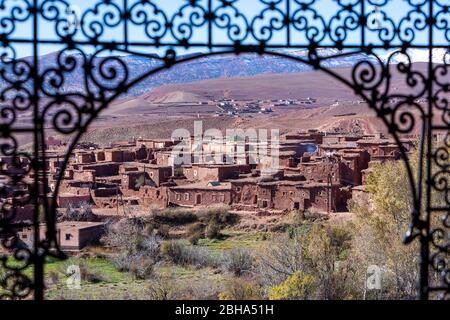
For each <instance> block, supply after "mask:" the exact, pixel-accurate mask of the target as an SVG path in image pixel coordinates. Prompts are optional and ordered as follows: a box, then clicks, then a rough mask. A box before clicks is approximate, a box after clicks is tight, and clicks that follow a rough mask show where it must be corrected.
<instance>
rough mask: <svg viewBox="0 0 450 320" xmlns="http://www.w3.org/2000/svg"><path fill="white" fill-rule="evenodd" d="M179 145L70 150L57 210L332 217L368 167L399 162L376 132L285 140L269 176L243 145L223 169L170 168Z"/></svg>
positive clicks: (360, 186) (56, 161)
mask: <svg viewBox="0 0 450 320" xmlns="http://www.w3.org/2000/svg"><path fill="white" fill-rule="evenodd" d="M178 142H179V141H173V140H155V139H137V140H135V141H132V142H128V141H124V142H116V143H113V144H112V147H110V148H98V149H93V148H91V150H77V151H75V152H74V154H73V157H72V159H71V161H70V163H69V165H68V167H67V168H66V170H65V171H64V173H63V180H62V182H61V186H60V189H59V193H58V198H57V203H58V205H59V206H60V207H66V206H68V205H69V204H70V205H72V206H76V205H77V204H80V203H83V202H88V203H92V204H93V205H95V206H96V207H98V208H116V207H118V206H121V205H124V204H126V205H128V206H139V207H141V208H149V209H150V208H153V209H164V208H167V207H169V206H180V207H203V206H211V205H214V204H224V205H228V206H230V207H231V208H232V209H234V210H245V211H258V210H265V211H266V210H274V211H286V210H317V211H321V212H338V211H344V210H346V204H347V201H348V200H349V199H350V198H352V197H361V196H364V192H365V191H364V182H365V177H366V175H367V173H368V172H369V171H370V168H371V166H372V165H373V164H374V163H377V162H378V163H379V162H384V161H388V160H398V159H400V149H399V147H398V145H397V144H395V143H394V142H393V141H391V140H390V139H387V138H385V137H383V136H382V135H381V134H376V135H371V136H369V135H367V136H363V135H351V134H329V133H328V134H325V133H322V132H318V131H315V130H310V131H306V132H298V133H293V134H287V135H284V136H283V137H281V139H280V142H279V144H278V146H277V148H278V150H277V151H278V152H277V157H278V168H277V169H276V170H273V168H267V165H264V163H254V161H250V155H249V153H250V151H249V150H250V149H251V148H249V146H248V144H249V143H247V142H246V143H245V148H244V150H245V151H244V152H243V154H238V153H236V155H235V156H234V158H233V159H232V161H227V162H226V163H217V162H215V163H211V162H205V161H202V163H195V162H191V163H190V164H188V165H186V164H181V165H175V162H176V161H175V160H174V157H176V156H177V155H176V152H173V149H174V147H175V146H176V145H177V143H178ZM402 143H403V148H404V151H405V152H409V151H410V150H411V149H412V148H413V146H414V140H413V139H403V140H402ZM208 147H209V148H211V145H209V146H206V145H205V146H203V150H204V149H206V148H208ZM232 147H233V146H232ZM92 149H93V150H92ZM61 159H62V156H61V155H58V154H55V155H54V156H52V157H51V158H50V159H49V162H48V169H49V172H50V184H49V186H50V188H51V189H52V188H54V185H55V183H56V179H57V178H58V175H59V174H60V172H59V168H60V161H61ZM270 169H272V170H270ZM48 191H49V192H50V191H51V190H48Z"/></svg>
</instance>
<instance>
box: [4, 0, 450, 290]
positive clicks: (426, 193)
mask: <svg viewBox="0 0 450 320" xmlns="http://www.w3.org/2000/svg"><path fill="white" fill-rule="evenodd" d="M245 2H246V1H239V0H202V1H200V0H188V1H184V0H183V1H182V0H180V1H176V5H172V6H167V4H166V5H164V3H166V1H156V0H122V1H113V0H103V1H100V0H96V1H91V2H90V3H88V4H84V3H83V4H82V5H81V4H80V7H79V8H78V7H76V4H77V3H76V2H75V1H69V0H42V1H38V0H2V1H1V2H0V54H1V63H0V82H1V86H0V88H1V89H0V105H1V113H0V115H1V117H0V121H1V122H0V126H1V129H2V130H1V132H2V133H1V134H2V137H1V145H0V153H1V163H0V164H1V166H0V167H1V174H2V175H3V176H5V177H7V181H6V183H5V184H4V186H3V187H2V188H1V197H2V199H8V200H7V201H2V207H1V219H0V234H1V236H2V239H3V240H2V245H3V247H5V248H14V247H16V245H17V241H18V239H17V235H16V233H15V232H14V230H12V227H11V221H12V220H13V219H14V217H15V216H16V215H17V214H18V213H17V208H19V207H20V206H25V205H32V206H33V207H34V212H35V218H34V221H31V224H30V226H31V227H33V228H34V231H35V235H36V236H35V240H36V241H35V243H34V249H33V250H30V249H25V248H20V249H15V251H14V256H15V258H16V260H17V261H19V262H20V263H19V265H17V264H14V265H11V264H10V263H9V261H8V259H7V258H6V257H4V258H2V260H1V261H0V263H1V264H2V266H3V268H4V269H6V270H7V271H6V272H7V274H6V275H5V276H3V277H2V280H1V283H0V285H1V288H2V290H0V295H1V297H2V298H10V299H15V298H26V297H27V296H29V295H30V294H33V295H34V298H36V299H42V298H43V291H44V283H43V274H42V273H43V264H44V260H45V257H46V256H48V255H57V256H58V257H63V255H62V253H61V252H60V251H59V249H58V244H57V242H56V236H55V217H54V216H55V208H56V200H55V199H56V198H57V195H58V190H59V184H60V182H61V181H60V179H58V181H57V183H56V188H55V191H54V194H53V196H52V197H51V198H49V197H48V195H47V193H46V192H43V189H44V190H45V188H46V187H48V181H47V178H46V166H45V162H46V153H45V149H44V148H43V144H44V139H45V137H46V134H47V128H49V127H51V128H52V129H53V130H56V131H57V132H59V133H61V134H70V135H73V136H74V139H73V140H72V142H71V144H70V145H69V146H68V150H67V156H66V158H65V159H64V162H63V165H62V170H64V168H65V166H66V165H67V162H68V160H69V155H70V154H71V152H72V151H73V150H74V148H75V145H76V143H77V141H78V139H79V138H80V137H81V135H82V134H83V133H84V132H85V131H86V130H87V128H88V127H89V125H90V124H91V123H92V122H93V121H94V120H95V119H96V118H97V117H98V115H99V114H100V113H101V112H102V111H103V110H104V109H106V108H107V107H108V106H109V105H110V104H111V103H112V102H113V101H114V100H115V99H116V98H117V97H119V96H121V95H123V94H126V93H127V91H128V90H130V89H131V88H132V87H133V86H135V85H137V84H138V83H139V82H141V81H143V80H144V79H147V78H149V77H151V76H152V75H154V74H156V73H157V72H160V71H163V70H166V69H168V68H170V67H172V66H174V65H176V64H179V63H183V62H186V61H190V60H194V59H198V58H201V57H205V56H209V55H217V54H239V53H247V52H248V53H258V54H267V55H273V56H280V57H283V58H286V59H291V60H295V61H298V62H299V63H304V64H307V65H309V66H311V67H312V68H314V69H316V70H320V71H322V72H325V73H327V74H329V75H330V76H331V77H334V78H337V79H339V80H340V81H342V82H343V83H344V84H346V85H347V86H348V87H349V89H351V90H353V91H354V92H355V93H356V94H358V95H359V96H361V97H362V98H363V99H364V100H365V101H366V102H367V104H368V105H369V106H370V107H371V108H372V109H373V110H374V111H375V112H376V113H377V115H378V117H379V118H380V119H381V120H382V121H383V122H384V123H385V125H386V126H387V127H388V128H389V131H390V133H391V134H392V136H393V137H394V139H395V140H396V141H397V143H398V144H399V145H400V144H401V142H400V136H401V134H405V133H409V132H412V131H413V130H416V129H418V131H419V132H420V133H421V136H422V139H421V143H420V150H421V160H422V161H421V162H420V166H419V172H413V170H412V169H411V167H410V165H409V163H408V155H407V154H406V153H405V152H402V156H403V160H405V164H406V166H407V169H408V175H409V183H410V187H411V190H412V194H413V204H414V211H413V212H412V215H411V229H410V230H409V232H408V234H407V242H409V241H412V240H414V239H416V238H419V240H420V242H421V246H422V250H421V253H420V255H421V283H420V290H419V291H420V297H421V298H423V299H426V298H428V297H430V294H432V293H434V292H438V293H440V294H441V295H442V296H443V297H448V295H449V294H450V271H449V250H450V249H449V248H450V242H449V233H448V230H449V228H450V218H449V215H450V191H449V190H450V185H449V184H450V181H449V177H450V172H449V171H450V165H449V157H450V156H449V150H450V107H449V101H448V95H447V94H448V92H449V90H450V82H449V78H448V75H449V61H450V59H449V56H450V54H449V53H446V54H445V56H444V60H443V61H440V62H437V61H435V60H434V57H433V52H434V51H433V50H435V49H439V48H441V49H442V50H447V47H448V41H450V39H449V38H450V28H449V23H448V21H449V19H450V16H449V15H450V14H449V12H450V10H449V9H450V7H449V6H448V4H446V3H445V1H441V0H429V1H427V0H406V1H402V3H401V6H402V11H403V13H402V14H401V16H399V13H397V14H394V13H393V12H394V11H393V10H392V5H393V4H392V2H391V1H388V0H335V1H328V0H325V1H323V0H252V5H251V6H250V8H249V7H248V6H247V7H246V6H245ZM174 3H175V1H174ZM74 6H75V8H74ZM328 6H331V7H332V8H333V10H331V11H332V12H330V8H327V7H328ZM77 8H78V9H77ZM81 8H83V9H81ZM75 9H76V10H75ZM396 11H397V12H398V10H396ZM44 25H45V26H46V27H45V30H46V31H45V32H42V30H43V29H44ZM136 34H139V37H135V36H136ZM439 34H441V35H442V37H441V38H440V39H437V38H438V37H437V35H439ZM441 39H443V40H441ZM441 42H442V43H441ZM47 45H53V46H57V47H58V48H59V49H58V54H57V56H56V58H55V59H54V61H53V62H52V63H51V64H49V65H46V64H44V65H42V64H40V62H39V54H40V51H39V50H40V49H41V48H42V47H43V46H47ZM21 46H22V47H23V46H25V47H28V49H30V57H29V58H23V57H20V56H19V53H18V47H21ZM193 48H199V49H200V50H201V51H202V53H200V54H197V55H194V56H187V57H186V56H179V52H180V51H181V50H185V49H193ZM282 48H284V49H304V50H306V51H307V54H306V55H304V56H298V55H292V54H290V52H289V51H283V52H281V51H276V49H282ZM323 48H336V49H338V50H339V51H336V54H333V55H324V54H322V50H321V49H323ZM410 48H424V49H428V51H427V54H428V63H427V67H426V68H424V69H417V68H415V67H414V65H413V63H412V60H411V57H410V54H409V51H408V50H409V49H410ZM388 49H389V50H391V51H390V54H389V56H388V57H387V58H386V57H384V58H382V57H381V56H382V53H383V52H384V51H383V50H388ZM392 50H395V51H394V52H392ZM155 52H159V53H160V54H159V55H155ZM130 53H131V54H136V55H139V56H142V57H146V58H148V59H149V60H151V63H152V66H153V67H152V68H151V70H147V71H145V72H143V73H142V74H136V73H135V72H132V70H130V69H129V68H128V66H127V64H126V63H124V61H123V59H122V58H121V55H124V54H130ZM358 53H363V54H366V55H367V56H368V57H369V59H367V60H365V61H359V62H357V63H355V65H354V67H353V70H352V72H351V74H350V75H349V76H348V77H344V76H342V75H341V74H338V73H336V72H335V71H333V69H331V68H328V67H327V62H328V61H330V60H333V59H336V58H339V57H345V56H351V55H353V54H358ZM399 57H401V61H400V62H399V63H396V64H391V63H390V62H392V61H393V60H394V59H399ZM74 75H77V77H78V79H81V81H78V82H77V85H76V86H73V85H71V82H70V81H71V80H70V79H71V77H74ZM394 76H396V77H401V79H402V81H404V83H405V84H406V85H407V87H408V88H409V91H408V92H402V93H399V92H395V91H394V90H393V88H392V83H391V80H392V77H394ZM418 99H425V100H426V101H427V103H426V104H420V103H418V102H417V100H418ZM417 115H418V116H417ZM23 118H28V119H29V121H28V122H24V121H22V120H21V119H23ZM438 118H439V119H438ZM437 119H438V120H437ZM438 133H442V134H443V135H444V136H445V138H444V139H443V144H442V145H440V146H439V147H435V145H434V144H433V143H432V139H433V138H434V136H435V134H438ZM21 134H30V135H32V136H33V149H34V153H33V154H32V155H29V154H26V153H23V152H22V151H21V150H20V149H21V148H20V143H19V137H20V135H21ZM24 162H26V163H24ZM24 168H25V169H24ZM30 177H32V179H30ZM432 195H433V196H436V195H438V196H441V197H442V199H443V204H442V206H440V207H436V208H434V207H432V206H431V199H430V197H431V196H432ZM40 214H43V215H44V217H45V227H46V233H45V236H44V237H43V238H41V237H39V236H38V234H39V230H40V225H39V220H38V215H40ZM436 214H438V215H440V220H439V222H438V224H433V223H432V221H434V220H433V217H434V216H435V215H436ZM55 252H56V253H55ZM418 254H419V253H418ZM30 266H33V267H34V271H35V272H34V278H33V279H32V278H30V277H28V276H27V275H26V273H25V272H24V270H25V269H27V268H29V267H30ZM431 272H434V273H436V274H437V275H438V279H434V280H433V281H431V280H430V273H431Z"/></svg>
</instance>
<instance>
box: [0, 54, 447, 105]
mask: <svg viewBox="0 0 450 320" xmlns="http://www.w3.org/2000/svg"><path fill="white" fill-rule="evenodd" d="M279 52H282V53H285V54H289V55H291V56H296V57H305V58H306V57H307V54H308V52H307V51H305V50H303V51H279ZM339 53H340V51H338V50H337V49H321V50H319V51H318V54H319V56H321V57H330V56H334V55H337V54H339ZM57 54H58V53H57V52H55V53H51V54H47V55H44V56H42V57H41V58H40V66H42V67H41V68H42V70H43V69H44V68H46V69H47V68H50V67H52V66H55V65H56V59H57ZM408 54H409V56H410V57H411V60H412V62H426V61H428V51H427V50H418V49H410V50H409V51H408ZM444 54H445V49H436V50H435V51H433V62H435V63H442V61H443V57H444ZM192 55H193V54H190V56H192ZM389 55H390V53H388V54H383V55H380V58H381V59H382V60H383V61H386V60H387V58H388V57H389ZM73 56H74V57H76V58H77V59H79V58H80V56H77V55H76V54H74V55H73ZM186 57H187V56H180V57H179V58H181V59H183V58H186ZM119 58H120V59H121V60H122V61H123V62H124V63H125V64H126V65H127V69H128V71H129V79H134V78H137V77H139V76H140V75H142V74H145V73H147V72H149V71H151V70H152V69H155V68H157V67H159V66H161V61H160V60H158V59H155V58H152V57H150V58H149V57H142V56H138V55H127V56H121V57H119ZM25 59H26V60H28V59H29V58H25ZM96 59H98V63H100V62H101V60H102V59H103V58H101V57H99V58H96ZM364 60H370V61H373V62H375V63H378V60H376V59H375V58H374V57H372V56H367V55H366V54H362V53H355V54H352V55H346V56H343V57H337V58H330V59H327V60H325V61H323V62H322V66H324V67H326V68H349V67H352V66H354V65H355V64H356V63H358V62H359V61H364ZM391 61H392V63H399V62H403V61H406V57H405V56H402V55H396V56H395V57H394V58H393V59H392V60H391ZM5 69H6V72H7V70H8V68H5ZM310 70H311V67H310V66H308V65H305V64H302V63H298V62H297V61H294V60H290V59H285V58H283V57H278V56H272V55H263V56H260V55H257V54H252V53H246V54H241V55H237V56H236V55H220V56H219V55H218V56H215V55H213V56H208V57H203V58H199V59H195V60H191V61H188V62H185V63H182V64H178V65H175V66H174V67H172V68H171V69H170V70H164V71H161V72H159V73H157V74H156V75H154V76H150V77H148V78H146V79H145V80H143V81H141V82H140V83H139V84H137V85H135V86H133V87H132V88H131V89H130V91H129V92H128V93H127V95H128V96H139V95H141V94H143V93H146V92H149V91H151V90H152V89H155V88H157V87H160V86H162V85H166V84H179V83H189V82H193V81H199V80H208V79H216V78H224V77H226V78H231V77H248V76H255V75H259V74H285V73H299V72H306V71H310ZM121 76H123V74H120V73H119V74H118V77H121ZM83 82H84V77H83V70H82V68H76V69H75V70H74V71H71V72H70V73H66V77H65V82H64V84H63V85H62V88H61V89H60V90H61V92H80V90H82V88H81V87H80V84H82V83H83ZM4 85H5V83H4V81H3V82H2V80H0V86H2V87H3V86H4ZM29 86H30V88H31V84H30V85H29ZM44 86H45V87H46V88H47V89H48V90H51V86H50V85H49V84H48V83H45V84H44Z"/></svg>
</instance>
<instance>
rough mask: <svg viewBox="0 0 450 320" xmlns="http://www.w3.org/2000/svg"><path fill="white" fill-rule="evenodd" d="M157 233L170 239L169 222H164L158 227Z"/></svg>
mask: <svg viewBox="0 0 450 320" xmlns="http://www.w3.org/2000/svg"><path fill="white" fill-rule="evenodd" d="M156 234H157V235H158V236H160V237H161V238H163V239H169V236H170V227H169V226H168V225H167V224H162V225H160V226H159V227H158V231H157V232H156Z"/></svg>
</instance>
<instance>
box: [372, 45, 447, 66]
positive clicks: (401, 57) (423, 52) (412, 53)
mask: <svg viewBox="0 0 450 320" xmlns="http://www.w3.org/2000/svg"><path fill="white" fill-rule="evenodd" d="M446 52H447V49H444V48H436V49H433V50H432V56H431V57H432V58H431V60H432V62H433V63H444V59H446V60H447V62H448V61H449V58H450V56H449V57H447V55H446ZM406 53H407V55H405V54H402V53H400V52H398V50H393V51H390V52H388V53H386V54H382V55H379V57H380V58H381V59H382V61H383V62H385V63H387V62H388V60H389V61H390V63H393V64H397V63H400V62H403V63H407V62H409V61H411V62H412V63H418V62H428V60H429V50H428V49H417V48H414V49H407V50H406ZM391 55H392V57H391ZM408 57H409V59H408ZM389 58H390V59H389Z"/></svg>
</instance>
